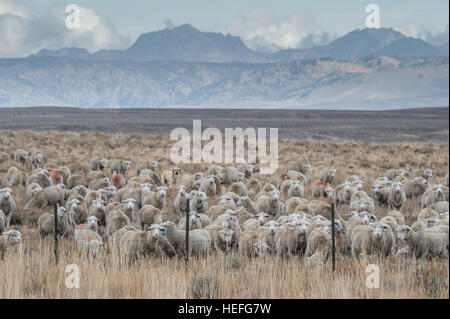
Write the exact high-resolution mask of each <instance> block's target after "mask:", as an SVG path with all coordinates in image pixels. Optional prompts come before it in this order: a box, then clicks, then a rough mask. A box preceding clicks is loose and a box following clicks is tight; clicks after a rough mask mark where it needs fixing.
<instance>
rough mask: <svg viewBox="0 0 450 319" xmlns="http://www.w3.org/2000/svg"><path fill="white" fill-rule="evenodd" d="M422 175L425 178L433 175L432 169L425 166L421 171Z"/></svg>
mask: <svg viewBox="0 0 450 319" xmlns="http://www.w3.org/2000/svg"><path fill="white" fill-rule="evenodd" d="M423 176H424V177H425V178H426V179H429V178H431V177H433V170H432V169H430V168H427V169H426V170H425V172H424V173H423Z"/></svg>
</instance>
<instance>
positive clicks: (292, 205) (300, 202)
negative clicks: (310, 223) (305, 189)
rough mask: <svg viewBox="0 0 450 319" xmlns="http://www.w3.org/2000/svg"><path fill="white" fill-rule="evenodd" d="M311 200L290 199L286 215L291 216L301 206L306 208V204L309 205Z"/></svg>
mask: <svg viewBox="0 0 450 319" xmlns="http://www.w3.org/2000/svg"><path fill="white" fill-rule="evenodd" d="M308 202H309V200H307V199H304V198H298V197H291V198H289V199H288V200H287V201H286V203H285V206H286V214H288V215H289V214H291V213H293V212H294V211H295V209H296V208H297V207H299V206H304V207H306V203H308Z"/></svg>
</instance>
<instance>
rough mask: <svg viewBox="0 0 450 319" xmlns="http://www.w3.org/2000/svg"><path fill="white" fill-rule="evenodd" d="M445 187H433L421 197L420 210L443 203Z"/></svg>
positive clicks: (439, 185)
mask: <svg viewBox="0 0 450 319" xmlns="http://www.w3.org/2000/svg"><path fill="white" fill-rule="evenodd" d="M444 190H445V187H444V186H442V185H441V184H438V185H434V186H432V187H431V188H429V189H428V190H427V191H426V192H425V193H424V194H423V195H422V208H425V207H428V206H430V205H432V204H434V203H436V202H439V201H445V200H446V199H445V195H444Z"/></svg>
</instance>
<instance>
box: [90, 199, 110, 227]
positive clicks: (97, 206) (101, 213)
mask: <svg viewBox="0 0 450 319" xmlns="http://www.w3.org/2000/svg"><path fill="white" fill-rule="evenodd" d="M92 203H93V205H92V206H91V207H90V208H89V211H88V216H95V217H97V218H98V220H99V223H100V225H106V207H105V201H104V200H103V199H101V198H98V199H95V200H94V201H93V202H92Z"/></svg>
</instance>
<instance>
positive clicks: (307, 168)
mask: <svg viewBox="0 0 450 319" xmlns="http://www.w3.org/2000/svg"><path fill="white" fill-rule="evenodd" d="M311 169H312V168H311V165H309V164H305V165H303V170H304V171H305V173H306V174H309V173H311Z"/></svg>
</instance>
